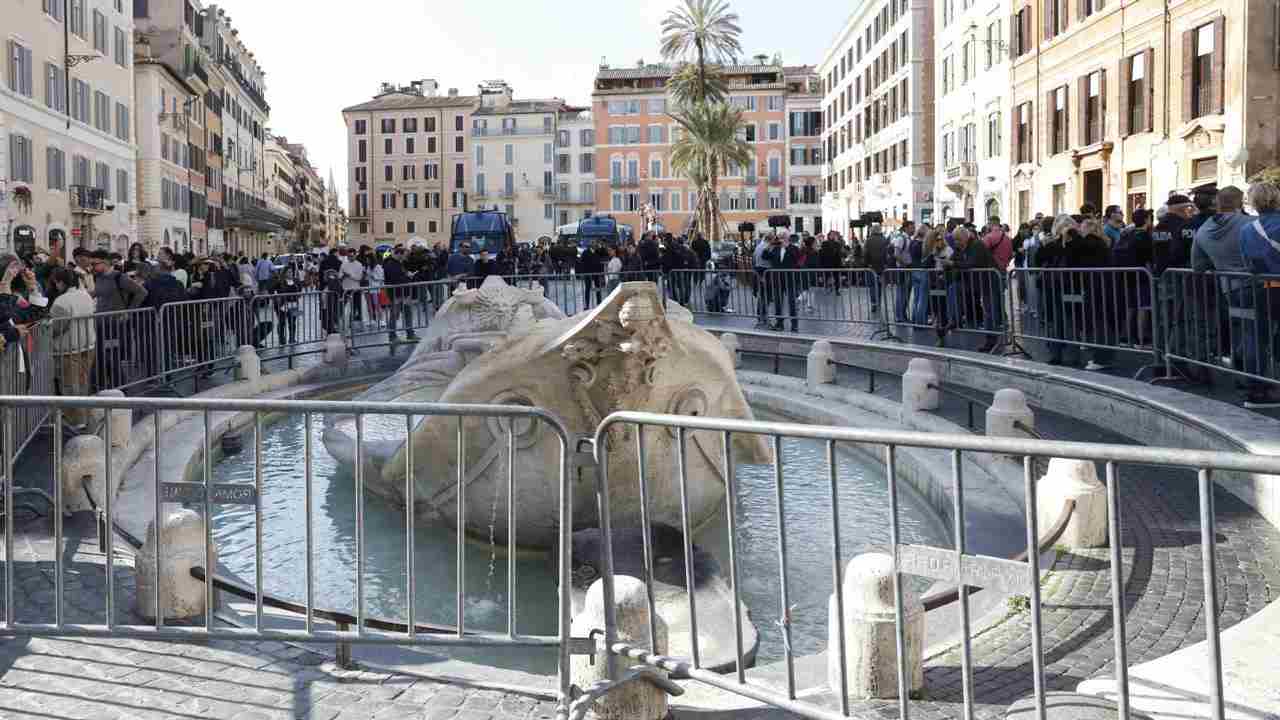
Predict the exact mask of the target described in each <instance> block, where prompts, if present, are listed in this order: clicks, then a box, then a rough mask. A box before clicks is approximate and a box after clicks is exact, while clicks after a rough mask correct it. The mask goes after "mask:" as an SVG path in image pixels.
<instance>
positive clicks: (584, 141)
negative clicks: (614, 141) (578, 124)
mask: <svg viewBox="0 0 1280 720" xmlns="http://www.w3.org/2000/svg"><path fill="white" fill-rule="evenodd" d="M578 134H579V135H580V136H581V137H579V138H578V142H579V143H580V144H581V145H582V147H586V148H589V147H592V146H593V145H595V144H596V131H595V130H582V131H581V132H579V133H578Z"/></svg>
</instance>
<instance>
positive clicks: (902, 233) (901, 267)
mask: <svg viewBox="0 0 1280 720" xmlns="http://www.w3.org/2000/svg"><path fill="white" fill-rule="evenodd" d="M914 235H915V223H913V222H911V221H910V220H903V221H902V225H901V227H899V228H898V229H897V230H895V231H894V232H893V234H892V235H891V236H890V239H889V247H890V249H891V250H892V252H893V259H892V263H893V267H894V268H895V269H897V270H898V272H893V273H890V277H891V278H892V280H893V282H894V284H895V285H896V286H897V290H896V291H895V293H894V297H895V300H894V313H893V316H894V319H895V320H897V321H898V322H899V323H904V324H905V323H906V322H907V305H908V304H909V302H910V300H911V275H910V274H908V272H907V268H910V267H911V239H912V237H913V236H914Z"/></svg>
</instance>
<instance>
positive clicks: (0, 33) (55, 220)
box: [0, 0, 138, 257]
mask: <svg viewBox="0 0 1280 720" xmlns="http://www.w3.org/2000/svg"><path fill="white" fill-rule="evenodd" d="M130 11H131V8H129V7H126V3H124V2H122V0H80V1H78V2H74V3H69V4H64V3H62V2H41V1H40V0H8V1H7V2H5V4H4V10H3V14H2V15H3V19H4V20H3V24H2V25H0V42H3V43H4V49H5V61H4V65H5V67H4V70H5V73H4V77H3V78H0V245H2V247H3V249H6V250H9V251H21V252H30V250H31V249H32V248H34V247H37V246H38V247H43V248H46V249H49V250H50V251H52V252H55V253H58V254H62V255H64V256H67V257H69V256H70V252H71V250H72V249H73V248H75V247H85V248H94V247H102V248H112V249H122V248H125V247H127V246H128V245H129V243H131V242H132V241H133V240H134V239H135V238H136V236H137V229H136V223H137V219H138V216H137V212H136V208H135V205H134V195H135V193H134V126H133V112H134V110H133V106H134V99H133V96H134V86H133V83H134V77H133V17H132V15H131V12H130Z"/></svg>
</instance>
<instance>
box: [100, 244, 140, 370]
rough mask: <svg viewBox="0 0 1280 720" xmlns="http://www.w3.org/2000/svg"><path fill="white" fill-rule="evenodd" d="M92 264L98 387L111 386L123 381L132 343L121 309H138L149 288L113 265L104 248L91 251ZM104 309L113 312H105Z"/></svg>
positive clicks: (109, 255)
mask: <svg viewBox="0 0 1280 720" xmlns="http://www.w3.org/2000/svg"><path fill="white" fill-rule="evenodd" d="M89 258H90V263H91V266H92V268H93V276H94V277H93V299H94V312H95V313H97V314H98V315H99V316H100V317H98V318H97V319H96V322H97V328H96V331H97V346H96V351H97V362H96V366H97V371H98V377H97V380H98V383H97V385H96V389H97V390H110V389H113V388H115V387H116V386H117V385H119V384H120V380H121V379H122V378H121V376H120V362H121V360H123V359H124V357H125V355H126V354H127V351H128V346H129V345H130V344H131V343H130V342H129V339H128V338H126V337H124V335H125V330H126V328H127V326H128V322H127V318H126V317H125V316H124V315H122V314H121V313H122V311H125V310H135V309H137V308H139V307H142V304H143V303H145V302H146V301H147V289H146V288H144V287H142V286H141V285H139V284H138V283H137V282H136V281H134V279H133V278H130V277H129V276H127V275H125V274H124V273H121V272H119V271H117V270H113V269H112V268H111V254H110V253H108V252H106V251H105V250H95V251H94V252H92V253H90V256H89ZM103 313H111V314H110V315H106V316H102V314H103Z"/></svg>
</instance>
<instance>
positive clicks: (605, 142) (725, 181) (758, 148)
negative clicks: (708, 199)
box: [592, 56, 790, 233]
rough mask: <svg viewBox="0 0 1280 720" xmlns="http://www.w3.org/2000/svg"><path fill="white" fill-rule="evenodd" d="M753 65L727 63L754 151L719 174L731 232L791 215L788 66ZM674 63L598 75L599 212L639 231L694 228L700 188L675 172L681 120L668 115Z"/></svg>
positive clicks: (603, 70) (733, 97)
mask: <svg viewBox="0 0 1280 720" xmlns="http://www.w3.org/2000/svg"><path fill="white" fill-rule="evenodd" d="M755 62H756V64H753V65H738V66H732V67H728V68H725V70H724V73H725V76H726V79H727V81H728V84H729V98H728V99H729V102H730V103H731V104H733V105H734V106H735V107H738V108H740V109H741V110H742V112H743V120H744V121H745V123H746V128H745V130H744V132H743V134H742V137H743V139H744V140H745V141H747V142H748V143H750V144H751V147H752V148H753V149H754V151H755V153H754V154H755V158H754V161H753V162H752V163H751V164H750V165H749V166H745V167H735V166H731V167H729V168H727V169H726V172H725V173H724V174H723V175H722V176H721V177H720V179H719V183H718V192H719V195H720V197H719V200H720V209H721V211H722V213H723V218H724V222H725V224H726V226H727V229H728V231H729V232H737V231H739V230H740V229H741V230H748V229H752V230H764V229H765V228H766V227H767V226H768V223H769V218H770V217H771V216H774V217H778V218H782V217H788V215H787V212H788V211H787V173H788V169H787V152H788V138H787V129H788V115H787V97H788V93H789V90H790V88H789V85H788V82H787V77H788V70H787V69H786V68H784V67H783V66H782V64H781V63H780V62H775V63H772V64H770V63H769V62H768V58H767V57H763V56H758V57H757V58H756V59H755ZM672 72H673V67H672V66H669V65H646V64H644V63H643V62H642V63H641V64H640V65H639V66H638V67H635V68H610V67H608V66H607V65H602V66H601V67H600V69H599V71H598V72H597V73H596V80H595V90H594V92H593V93H592V115H593V117H594V120H595V128H596V138H595V139H596V152H595V165H596V211H597V212H604V213H610V214H612V215H613V216H614V217H616V218H618V220H619V222H622V223H626V224H628V225H631V226H632V227H633V228H635V230H636V231H637V232H642V231H644V230H646V229H650V226H651V223H652V222H653V221H654V220H656V227H658V228H660V229H664V230H666V231H668V232H673V233H681V232H685V231H687V230H688V229H689V228H690V227H692V224H693V220H694V215H693V213H692V210H691V208H694V207H696V206H697V202H698V193H697V191H696V190H695V189H694V187H693V185H692V184H691V183H689V181H688V180H687V179H685V178H683V177H678V176H677V174H676V173H674V172H672V170H671V162H670V155H671V148H672V142H673V135H674V134H675V133H676V130H677V127H678V126H677V124H676V121H675V120H674V119H673V118H672V117H671V116H670V115H669V114H668V109H669V108H668V104H669V100H668V95H667V82H668V80H669V79H670V78H671V75H672Z"/></svg>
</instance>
